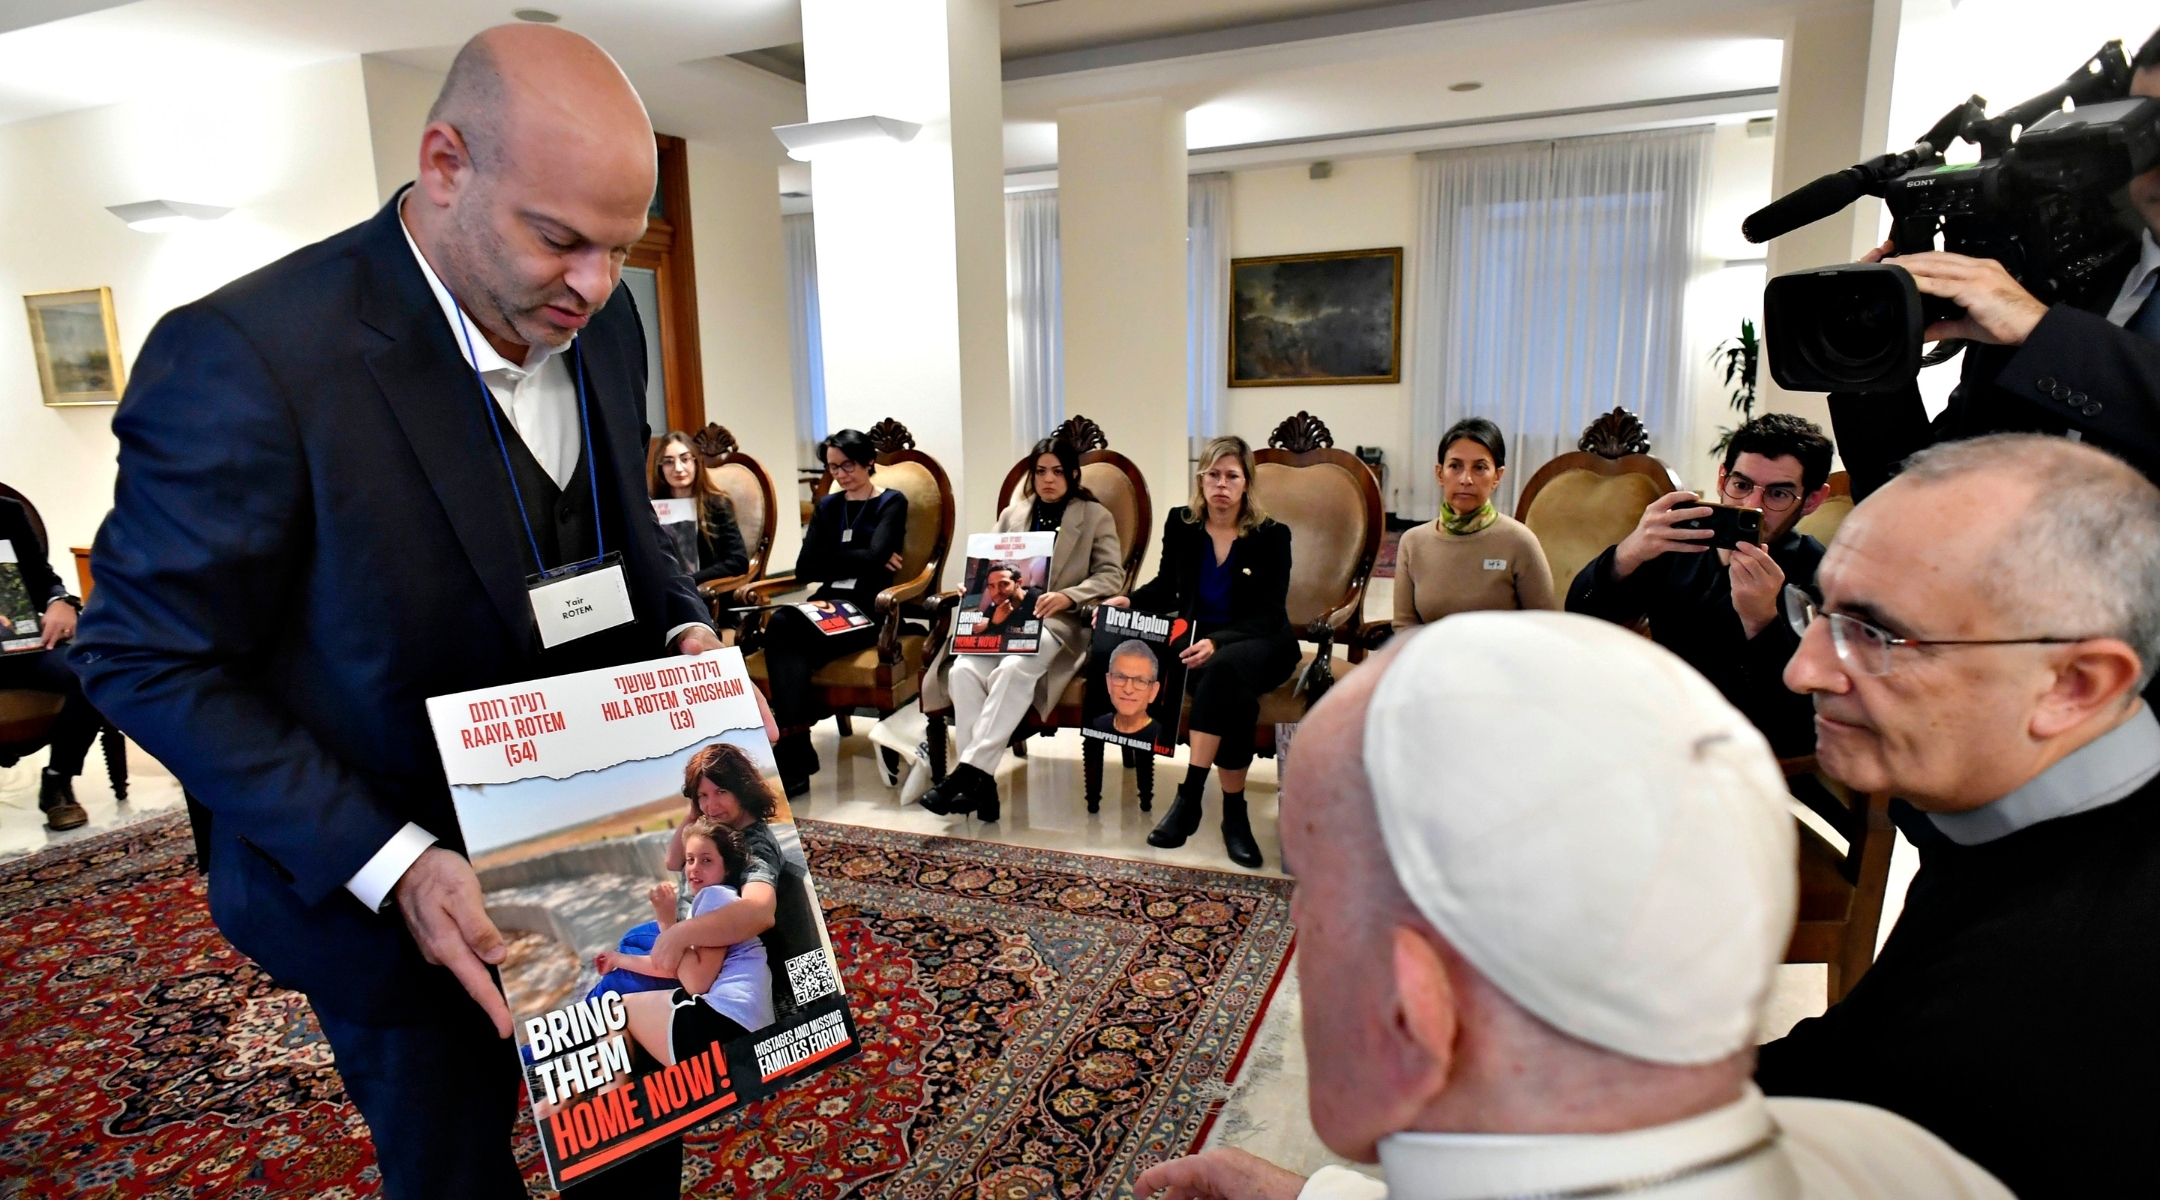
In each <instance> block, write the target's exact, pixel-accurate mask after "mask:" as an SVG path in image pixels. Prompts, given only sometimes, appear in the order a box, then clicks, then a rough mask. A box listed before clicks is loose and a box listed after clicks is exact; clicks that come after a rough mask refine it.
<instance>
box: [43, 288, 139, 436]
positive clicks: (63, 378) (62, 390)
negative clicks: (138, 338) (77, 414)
mask: <svg viewBox="0 0 2160 1200" xmlns="http://www.w3.org/2000/svg"><path fill="white" fill-rule="evenodd" d="M23 306H24V307H25V308H27V309H29V311H30V345H31V347H32V348H33V349H34V350H35V351H36V352H37V370H38V386H39V387H40V388H41V389H43V391H44V393H45V403H46V404H48V405H51V406H53V407H56V408H58V407H66V406H70V405H78V404H118V403H120V393H121V392H122V391H123V390H124V389H126V387H127V376H126V373H125V372H124V371H123V369H122V368H121V366H120V326H119V325H118V323H116V322H115V321H114V320H113V302H112V289H111V288H103V287H98V288H83V289H81V290H80V291H73V292H39V293H36V294H34V295H29V296H24V297H23Z"/></svg>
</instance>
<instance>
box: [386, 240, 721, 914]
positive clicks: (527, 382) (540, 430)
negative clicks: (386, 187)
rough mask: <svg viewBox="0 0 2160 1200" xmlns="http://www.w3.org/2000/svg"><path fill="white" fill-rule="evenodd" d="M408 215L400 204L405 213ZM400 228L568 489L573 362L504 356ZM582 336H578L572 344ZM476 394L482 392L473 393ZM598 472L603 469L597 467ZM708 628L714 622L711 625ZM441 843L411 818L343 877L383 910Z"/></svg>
mask: <svg viewBox="0 0 2160 1200" xmlns="http://www.w3.org/2000/svg"><path fill="white" fill-rule="evenodd" d="M399 216H400V218H402V217H403V209H402V205H401V207H400V210H399ZM398 228H399V229H400V230H402V231H403V232H404V234H405V244H406V245H407V246H409V247H411V249H412V253H413V261H415V262H417V263H419V264H420V274H421V276H422V277H424V278H425V279H426V280H427V284H428V290H429V291H431V292H433V293H435V302H436V303H437V304H439V305H441V306H442V314H443V320H444V321H446V322H448V323H449V325H450V337H451V339H452V340H453V341H455V342H456V343H457V346H458V353H459V354H460V355H462V356H464V359H465V362H466V364H467V365H469V366H474V367H477V368H478V369H479V371H480V377H481V378H482V379H483V380H485V381H486V382H487V387H488V391H489V392H490V393H492V394H493V395H494V397H495V400H496V402H497V403H498V404H500V405H502V408H503V411H504V412H506V413H508V414H510V423H511V425H513V426H515V427H516V429H517V435H518V437H520V438H522V439H523V440H524V442H525V448H526V449H527V450H530V451H532V456H533V458H534V459H536V460H538V461H539V463H540V466H541V468H542V469H543V470H545V471H546V472H547V473H548V478H550V479H552V480H554V481H555V486H556V487H565V486H567V485H568V484H569V482H570V476H571V474H572V473H574V472H575V471H576V470H577V462H578V454H579V453H580V451H581V450H582V448H583V446H584V444H585V439H584V436H583V429H582V426H581V422H580V419H579V413H578V403H577V381H576V380H575V379H573V378H571V375H570V364H569V363H568V362H566V361H564V357H565V354H564V352H565V351H567V350H569V348H570V343H569V342H565V343H564V344H563V346H562V348H561V349H556V350H551V349H549V348H548V347H546V346H539V345H535V346H533V347H531V348H530V349H528V350H527V351H526V353H525V361H524V362H523V363H522V364H520V363H513V362H511V361H510V360H508V359H506V358H504V357H503V356H502V355H501V354H498V353H497V352H496V350H495V347H494V346H492V345H490V344H489V343H488V340H487V338H485V337H483V336H481V333H480V327H479V324H478V323H477V322H475V321H473V320H472V318H471V317H469V316H467V315H466V314H465V313H463V312H462V311H460V309H459V307H458V302H457V300H456V299H455V298H453V297H452V296H451V295H450V289H449V288H446V287H444V286H443V282H442V280H441V279H440V278H438V277H437V276H436V274H435V268H434V266H433V265H431V264H430V263H429V262H428V260H427V255H425V254H422V253H420V244H419V243H418V242H415V241H414V240H413V235H412V230H410V229H408V228H406V227H405V223H404V221H403V220H402V219H400V220H399V222H398ZM575 340H576V339H575V338H574V337H573V338H572V341H575ZM475 399H477V397H475ZM593 469H594V470H595V471H597V470H598V469H599V467H598V464H595V465H594V467H593ZM697 627H698V624H697V623H695V622H693V623H691V624H685V625H678V626H676V627H675V628H673V629H671V630H669V631H668V635H667V645H668V646H670V647H672V646H674V645H675V644H676V642H677V641H679V640H680V639H681V638H682V635H683V634H685V633H687V632H689V631H690V630H692V629H695V628H697ZM708 628H709V627H708ZM434 844H435V835H434V834H432V833H429V832H428V831H427V830H425V829H422V828H421V827H420V826H418V825H415V824H413V823H412V822H410V821H407V822H406V823H405V827H404V828H403V829H400V830H398V831H397V833H395V834H394V835H392V836H391V838H390V840H389V841H387V842H384V843H383V845H382V848H381V849H380V850H377V851H376V852H375V854H374V856H373V857H371V858H369V859H368V860H367V862H366V863H365V864H364V865H362V866H361V868H360V869H359V870H358V871H356V872H354V874H353V877H352V878H351V879H348V880H346V881H345V890H346V891H348V892H351V893H352V894H353V896H354V898H355V899H357V900H359V901H360V903H362V904H365V905H367V907H368V909H369V911H371V912H379V911H381V910H382V908H383V906H384V905H385V904H386V903H387V902H388V901H389V899H390V890H391V889H392V888H394V887H396V886H397V881H398V880H399V879H401V878H403V877H404V875H405V872H406V870H407V869H409V868H410V867H411V866H412V865H413V860H414V859H417V858H419V857H420V854H421V852H422V851H424V850H426V849H427V848H428V847H429V846H432V845H434Z"/></svg>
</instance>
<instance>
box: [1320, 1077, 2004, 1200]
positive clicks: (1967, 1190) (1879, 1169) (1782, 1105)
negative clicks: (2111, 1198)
mask: <svg viewBox="0 0 2160 1200" xmlns="http://www.w3.org/2000/svg"><path fill="white" fill-rule="evenodd" d="M1380 1163H1381V1168H1382V1170H1383V1171H1384V1172H1385V1173H1386V1175H1387V1182H1385V1183H1383V1182H1381V1181H1379V1180H1377V1179H1373V1178H1371V1177H1369V1176H1366V1175H1361V1174H1359V1173H1358V1172H1356V1171H1352V1170H1349V1169H1348V1168H1345V1167H1322V1168H1321V1169H1320V1170H1319V1171H1317V1172H1315V1173H1314V1174H1313V1177H1312V1178H1311V1179H1309V1180H1307V1181H1306V1183H1305V1188H1304V1190H1303V1191H1301V1192H1299V1193H1298V1200H1504V1198H1507V1197H1526V1196H1537V1197H1562V1196H1566V1197H1591V1196H1631V1197H1633V1196H1643V1197H1656V1198H1657V1200H1743V1198H1746V1200H1758V1198H1759V1200H1909V1198H1918V1197H1927V1198H1928V1200H2013V1198H2012V1197H2011V1195H2010V1190H2009V1189H2008V1188H2006V1187H2004V1186H2003V1185H2002V1184H2001V1183H1999V1182H1997V1181H1996V1179H1995V1177H1994V1176H1993V1175H1990V1174H1988V1173H1987V1172H1986V1171H1984V1170H1981V1169H1980V1167H1979V1166H1978V1165H1976V1164H1975V1163H1973V1162H1972V1161H1971V1160H1970V1159H1967V1158H1966V1157H1965V1156H1963V1155H1961V1154H1959V1153H1958V1152H1957V1151H1955V1150H1952V1149H1951V1148H1950V1147H1949V1146H1948V1145H1946V1144H1945V1143H1944V1142H1943V1141H1942V1139H1940V1138H1938V1137H1936V1136H1935V1135H1934V1134H1932V1133H1929V1132H1928V1131H1927V1130H1925V1129H1922V1128H1920V1127H1919V1126H1918V1125H1915V1124H1913V1123H1912V1122H1911V1121H1908V1120H1906V1119H1905V1118H1903V1117H1900V1116H1898V1115H1897V1114H1895V1113H1891V1112H1886V1111H1884V1110H1882V1109H1879V1108H1871V1107H1869V1106H1868V1105H1865V1104H1851V1103H1847V1102H1845V1101H1843V1100H1808V1099H1798V1098H1780V1099H1777V1100H1768V1101H1766V1100H1764V1099H1763V1095H1762V1093H1761V1092H1759V1091H1757V1090H1755V1087H1754V1085H1753V1084H1750V1085H1748V1089H1747V1093H1746V1094H1745V1095H1743V1096H1742V1097H1741V1098H1740V1099H1738V1100H1736V1101H1734V1102H1733V1103H1731V1104H1729V1105H1726V1106H1725V1107H1724V1108H1720V1109H1715V1110H1712V1111H1710V1112H1706V1113H1703V1114H1701V1115H1700V1116H1695V1117H1689V1118H1688V1119H1686V1120H1684V1121H1675V1122H1673V1123H1672V1124H1670V1125H1659V1126H1655V1127H1653V1128H1650V1129H1635V1130H1630V1131H1628V1132H1626V1133H1605V1134H1569V1135H1524V1134H1460V1133H1398V1134H1395V1135H1394V1136H1392V1137H1388V1138H1384V1139H1382V1140H1381V1142H1380Z"/></svg>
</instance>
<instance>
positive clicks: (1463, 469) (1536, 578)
mask: <svg viewBox="0 0 2160 1200" xmlns="http://www.w3.org/2000/svg"><path fill="white" fill-rule="evenodd" d="M1433 475H1434V477H1435V478H1437V479H1438V480H1439V481H1440V505H1441V507H1440V519H1439V520H1437V521H1434V522H1432V523H1431V524H1429V525H1419V526H1417V527H1416V528H1414V529H1406V530H1404V531H1403V535H1402V543H1401V544H1400V545H1399V546H1398V547H1397V548H1396V551H1395V620H1394V625H1395V628H1396V629H1397V630H1398V631H1399V630H1404V629H1408V628H1410V627H1411V626H1412V625H1429V624H1431V623H1432V622H1434V621H1437V620H1439V619H1440V618H1442V617H1446V616H1452V615H1454V614H1455V613H1459V612H1479V611H1483V610H1487V609H1521V608H1545V609H1558V608H1559V607H1560V601H1559V598H1558V597H1556V596H1554V595H1553V578H1552V567H1551V565H1550V564H1548V563H1547V562H1546V561H1545V547H1543V546H1541V545H1539V544H1538V540H1537V535H1536V534H1534V533H1532V532H1530V527H1529V526H1527V525H1525V524H1523V523H1522V522H1521V521H1518V520H1516V519H1515V518H1513V517H1511V516H1508V515H1507V514H1506V513H1503V512H1501V511H1499V510H1498V509H1496V508H1494V507H1493V502H1492V498H1493V493H1494V492H1496V491H1498V490H1499V489H1500V481H1501V480H1503V479H1505V478H1507V439H1505V438H1503V437H1501V436H1500V427H1499V426H1498V425H1495V424H1493V423H1492V422H1491V421H1488V420H1486V419H1485V418H1483V417H1466V418H1464V419H1463V420H1460V421H1457V422H1455V423H1454V424H1453V425H1451V426H1449V427H1448V431H1447V432H1446V433H1445V434H1442V435H1441V437H1440V461H1439V462H1438V463H1437V464H1435V465H1434V467H1433Z"/></svg>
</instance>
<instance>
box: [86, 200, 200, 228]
mask: <svg viewBox="0 0 2160 1200" xmlns="http://www.w3.org/2000/svg"><path fill="white" fill-rule="evenodd" d="M105 211H106V212H109V213H111V214H112V215H114V216H116V217H118V218H120V219H121V220H123V221H126V222H127V227H128V228H129V229H132V230H135V231H136V232H138V233H171V232H172V231H173V230H175V229H185V228H186V227H188V226H189V225H193V224H195V223H196V222H198V221H215V220H217V219H218V218H219V217H222V216H224V215H225V214H226V213H229V212H231V211H232V209H230V208H220V207H218V206H217V205H215V204H186V203H183V202H181V201H179V200H143V201H139V202H137V203H134V204H113V205H108V206H107V207H106V209H105Z"/></svg>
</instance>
